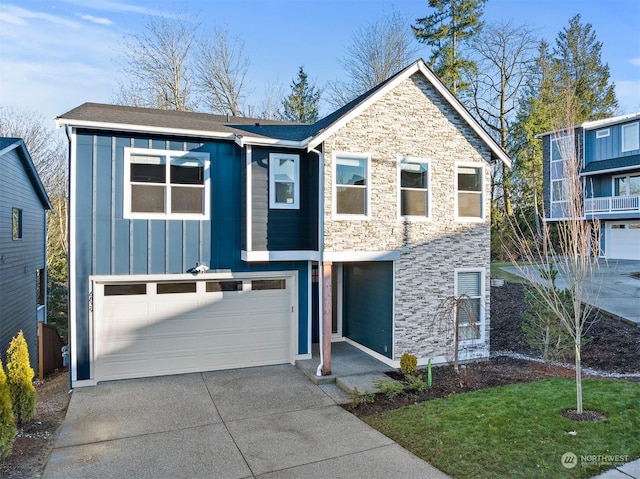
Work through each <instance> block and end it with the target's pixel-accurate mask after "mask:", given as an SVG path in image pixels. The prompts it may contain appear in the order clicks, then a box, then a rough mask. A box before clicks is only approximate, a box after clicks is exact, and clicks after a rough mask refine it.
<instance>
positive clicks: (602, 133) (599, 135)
mask: <svg viewBox="0 0 640 479" xmlns="http://www.w3.org/2000/svg"><path fill="white" fill-rule="evenodd" d="M609 134H610V131H609V128H603V129H602V130H597V131H596V138H607V137H608V136H609Z"/></svg>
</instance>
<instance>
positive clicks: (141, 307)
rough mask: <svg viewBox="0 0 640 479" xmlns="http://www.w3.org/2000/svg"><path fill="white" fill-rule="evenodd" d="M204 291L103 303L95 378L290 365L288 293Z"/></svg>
mask: <svg viewBox="0 0 640 479" xmlns="http://www.w3.org/2000/svg"><path fill="white" fill-rule="evenodd" d="M191 282H193V281H191ZM290 283H291V282H290V281H287V286H289V284H290ZM205 286H206V285H200V286H199V287H198V289H197V292H196V293H170V294H155V291H156V288H155V285H153V284H151V285H150V286H149V285H148V287H147V291H149V292H150V293H151V294H131V295H114V296H105V297H102V298H100V299H101V301H100V302H99V303H98V304H99V306H98V308H97V311H96V312H95V313H94V314H95V316H94V328H95V332H96V333H95V334H96V347H95V359H96V370H95V376H96V379H97V380H99V381H100V380H107V379H122V378H133V377H144V376H157V375H164V374H179V373H185V372H197V371H208V370H215V369H228V368H238V367H247V366H258V365H267V364H280V363H287V362H290V361H291V354H292V352H291V341H292V339H291V338H292V335H291V328H292V301H293V292H292V291H291V290H290V289H284V290H283V289H279V290H258V291H255V290H247V289H246V286H245V290H244V291H224V292H218V291H214V292H206V288H205ZM98 291H99V290H98Z"/></svg>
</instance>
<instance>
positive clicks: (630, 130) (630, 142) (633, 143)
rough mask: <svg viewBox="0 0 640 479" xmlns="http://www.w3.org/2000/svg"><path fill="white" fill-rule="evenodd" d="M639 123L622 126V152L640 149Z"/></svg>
mask: <svg viewBox="0 0 640 479" xmlns="http://www.w3.org/2000/svg"><path fill="white" fill-rule="evenodd" d="M638 125H640V123H639V122H637V121H636V122H634V123H629V124H628V125H622V152H623V153H624V152H625V151H633V150H638V149H640V129H639V128H638Z"/></svg>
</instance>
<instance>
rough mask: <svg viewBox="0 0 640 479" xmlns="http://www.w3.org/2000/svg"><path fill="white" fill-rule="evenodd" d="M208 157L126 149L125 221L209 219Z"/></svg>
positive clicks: (186, 153) (197, 154)
mask: <svg viewBox="0 0 640 479" xmlns="http://www.w3.org/2000/svg"><path fill="white" fill-rule="evenodd" d="M209 190H210V182H209V154H208V153H202V152H193V151H173V150H155V149H147V148H125V151H124V211H123V216H124V217H125V218H147V219H154V218H157V219H200V220H203V219H208V218H209V198H210V191H209Z"/></svg>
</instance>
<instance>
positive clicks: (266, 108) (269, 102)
mask: <svg viewBox="0 0 640 479" xmlns="http://www.w3.org/2000/svg"><path fill="white" fill-rule="evenodd" d="M285 96H286V93H285V89H284V86H283V85H282V84H281V83H278V82H274V83H267V84H266V85H265V87H264V95H263V97H262V101H261V102H260V104H259V105H258V108H257V109H256V110H255V111H256V116H257V117H258V118H263V119H265V120H278V119H280V118H281V117H282V112H281V108H282V101H283V99H284V98H285Z"/></svg>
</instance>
